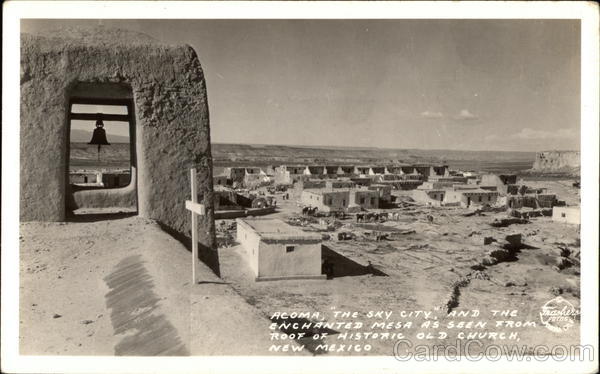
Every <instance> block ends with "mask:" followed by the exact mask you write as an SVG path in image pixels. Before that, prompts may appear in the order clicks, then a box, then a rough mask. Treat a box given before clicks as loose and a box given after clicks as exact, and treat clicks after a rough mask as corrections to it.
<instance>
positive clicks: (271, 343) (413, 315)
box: [19, 26, 582, 356]
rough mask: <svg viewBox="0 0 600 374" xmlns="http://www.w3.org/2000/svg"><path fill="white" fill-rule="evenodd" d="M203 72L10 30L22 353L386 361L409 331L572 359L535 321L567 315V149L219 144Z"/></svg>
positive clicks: (573, 170)
mask: <svg viewBox="0 0 600 374" xmlns="http://www.w3.org/2000/svg"><path fill="white" fill-rule="evenodd" d="M202 58H203V51H202V50H195V49H194V48H192V47H191V46H189V45H187V44H184V43H181V44H173V43H163V42H161V41H158V40H156V39H155V38H153V37H150V36H148V35H145V34H143V33H138V32H134V31H127V30H124V29H119V28H111V27H105V26H100V27H96V28H91V29H85V28H65V29H59V30H57V31H54V32H53V33H45V34H34V33H31V34H30V33H25V32H24V33H22V35H21V92H20V94H21V125H20V134H21V135H20V136H21V144H20V149H21V151H20V158H21V159H20V162H21V176H20V207H21V208H20V215H21V217H20V218H21V231H20V284H19V293H20V323H21V324H20V352H21V354H32V355H90V354H94V355H135V356H154V355H290V354H294V355H378V356H382V355H392V354H393V347H394V343H395V341H396V340H397V339H398V337H400V336H404V337H413V336H415V333H416V332H418V331H421V330H418V329H416V328H415V327H416V326H421V324H422V322H423V321H424V320H431V321H433V320H435V321H437V322H439V323H441V324H443V325H444V326H449V325H450V326H453V324H454V326H456V324H457V323H459V322H461V321H463V322H464V328H461V329H458V328H451V327H449V328H447V329H445V330H444V335H441V334H438V332H437V331H434V332H432V333H431V334H424V335H421V336H420V338H419V339H420V340H419V341H420V342H421V343H422V344H430V345H434V344H438V345H439V344H454V342H456V341H459V342H461V343H460V344H463V343H465V342H467V341H468V340H469V339H471V340H472V339H477V340H478V341H480V342H481V343H482V346H481V349H484V348H485V346H486V345H488V344H501V345H502V344H506V345H511V344H519V345H526V346H527V345H531V346H533V345H536V344H544V343H547V344H551V343H557V342H559V343H560V342H562V343H565V344H567V343H570V344H571V343H572V344H575V343H576V342H577V341H578V339H579V333H578V331H579V325H578V324H579V320H578V319H576V320H575V326H572V327H571V328H570V329H569V330H568V331H565V332H563V333H556V332H554V331H552V330H551V329H548V328H546V327H545V326H544V324H543V323H542V322H540V317H539V314H540V308H541V307H542V306H543V305H544V304H545V303H547V302H548V301H549V300H552V299H555V298H557V297H562V298H564V299H566V300H568V301H569V302H570V303H571V304H572V305H574V306H575V307H578V306H579V305H578V303H579V299H580V232H579V230H580V224H581V219H582V218H581V216H580V189H579V188H580V184H579V183H580V182H579V180H580V155H579V151H577V150H574V151H568V150H551V149H550V150H536V151H532V152H525V151H523V152H501V151H497V152H496V151H472V152H471V151H456V150H454V151H444V150H431V151H428V150H421V149H416V148H419V146H418V145H415V147H414V148H415V149H388V148H376V147H372V148H364V147H354V146H353V144H348V145H347V147H327V146H307V145H303V146H294V145H289V146H283V145H269V144H266V145H261V144H254V143H244V144H242V143H235V144H234V143H219V142H217V141H211V135H210V134H211V131H213V130H214V128H215V127H218V126H219V123H218V122H214V121H213V120H212V114H213V112H212V107H211V105H212V101H211V95H212V92H211V86H210V85H207V84H206V81H205V75H206V74H209V71H210V68H209V67H207V66H204V64H201V61H203V60H202ZM209 107H210V108H211V110H210V115H209ZM111 126H120V128H121V129H124V130H123V131H121V133H120V134H121V135H118V134H114V133H111V132H110V131H107V130H108V129H109V128H110V127H111ZM398 126H401V124H398ZM81 129H84V130H85V131H84V130H81ZM289 131H302V129H300V128H296V129H290V130H289ZM123 134H125V135H123ZM449 148H450V147H449ZM492 311H494V313H492ZM517 311H518V312H517ZM503 320H506V321H505V322H506V323H503V322H502V321H503ZM340 321H342V322H343V324H340V323H338V322H340ZM468 321H478V325H473V324H468V323H467V322H468ZM317 322H319V323H317ZM374 322H376V323H375V324H374ZM384 322H385V323H384ZM409 322H410V323H409ZM307 323H308V324H309V325H310V326H311V327H310V328H308V329H303V327H302V326H303V325H306V324H307ZM347 324H362V325H363V326H364V327H365V328H367V330H369V332H368V334H370V335H365V334H367V333H365V332H364V331H362V330H361V331H362V332H361V333H362V334H363V335H360V334H359V332H358V330H356V331H353V330H348V329H347V328H348V327H347ZM521 326H523V328H521ZM525 327H527V328H525ZM515 332H518V335H517V334H514V333H515ZM324 333H326V334H324ZM319 334H321V335H323V336H325V335H326V337H324V338H322V339H321V340H315V339H314V338H313V337H314V336H315V335H319ZM351 334H354V335H351ZM357 334H358V335H357ZM400 334H402V335H400ZM341 336H343V337H344V339H341V338H340V337H341ZM367 346H368V348H366V347H367ZM274 347H275V348H274Z"/></svg>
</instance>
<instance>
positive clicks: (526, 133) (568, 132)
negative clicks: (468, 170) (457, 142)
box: [484, 127, 578, 141]
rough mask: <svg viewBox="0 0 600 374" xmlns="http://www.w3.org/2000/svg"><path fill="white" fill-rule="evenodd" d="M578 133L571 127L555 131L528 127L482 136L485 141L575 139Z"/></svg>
mask: <svg viewBox="0 0 600 374" xmlns="http://www.w3.org/2000/svg"><path fill="white" fill-rule="evenodd" d="M577 138H578V134H577V132H576V131H574V130H573V129H558V130H555V131H546V130H535V129H531V128H529V127H525V128H523V129H522V130H521V131H519V132H516V133H514V134H510V135H506V136H502V135H496V134H489V135H486V136H485V137H484V139H485V140H486V141H496V140H501V139H512V140H560V139H577Z"/></svg>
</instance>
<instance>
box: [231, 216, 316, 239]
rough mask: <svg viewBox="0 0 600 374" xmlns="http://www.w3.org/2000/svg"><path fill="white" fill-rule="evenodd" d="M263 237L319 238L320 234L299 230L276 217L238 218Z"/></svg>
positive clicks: (239, 221)
mask: <svg viewBox="0 0 600 374" xmlns="http://www.w3.org/2000/svg"><path fill="white" fill-rule="evenodd" d="M236 221H237V222H238V224H239V223H242V224H246V225H247V226H249V227H250V228H251V229H253V230H254V231H255V232H256V233H257V234H258V235H259V236H260V237H261V238H263V239H274V240H277V239H297V240H319V241H320V240H321V235H319V234H316V233H310V232H305V231H302V230H300V229H299V228H296V227H294V226H291V225H288V224H287V223H285V222H283V221H281V220H279V219H276V218H238V219H237V220H236Z"/></svg>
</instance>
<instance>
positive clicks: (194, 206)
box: [185, 169, 206, 284]
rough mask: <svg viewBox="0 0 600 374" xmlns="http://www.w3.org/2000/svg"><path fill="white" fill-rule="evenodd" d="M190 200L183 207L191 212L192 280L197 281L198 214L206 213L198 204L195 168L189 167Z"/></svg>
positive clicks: (201, 205) (202, 206)
mask: <svg viewBox="0 0 600 374" xmlns="http://www.w3.org/2000/svg"><path fill="white" fill-rule="evenodd" d="M190 186H191V190H192V200H186V202H185V208H186V209H187V210H189V211H190V212H191V213H192V282H193V283H194V284H196V283H198V216H203V215H205V214H206V211H205V209H204V205H203V204H198V188H197V186H196V169H190Z"/></svg>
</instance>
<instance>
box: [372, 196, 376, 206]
mask: <svg viewBox="0 0 600 374" xmlns="http://www.w3.org/2000/svg"><path fill="white" fill-rule="evenodd" d="M371 205H375V198H374V197H372V198H371Z"/></svg>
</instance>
